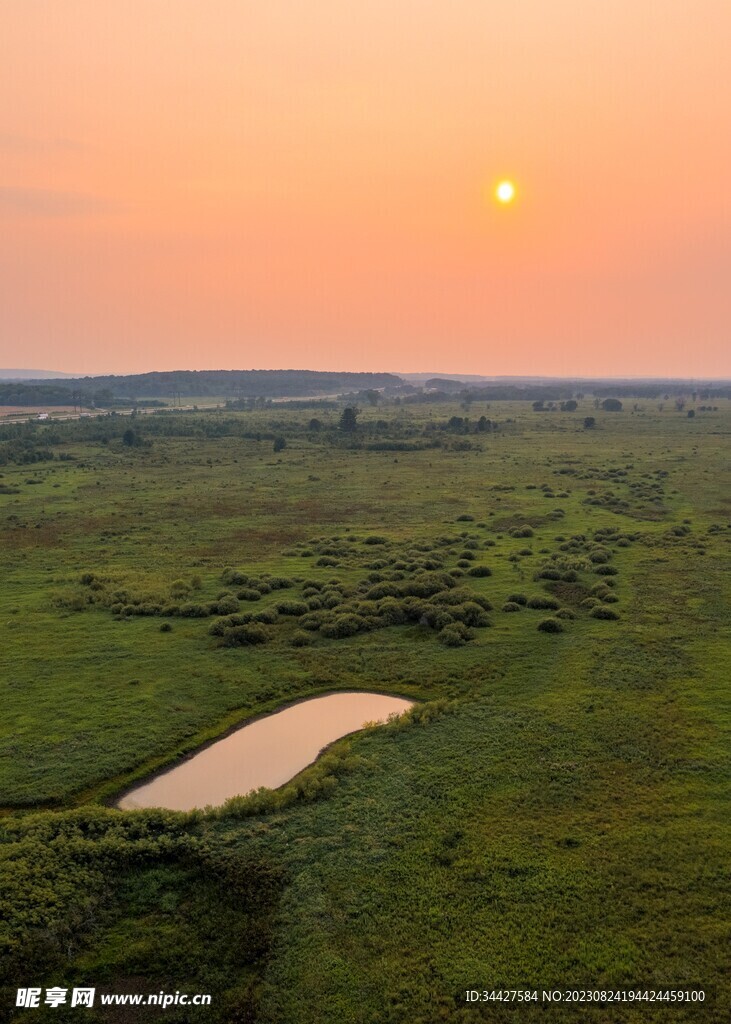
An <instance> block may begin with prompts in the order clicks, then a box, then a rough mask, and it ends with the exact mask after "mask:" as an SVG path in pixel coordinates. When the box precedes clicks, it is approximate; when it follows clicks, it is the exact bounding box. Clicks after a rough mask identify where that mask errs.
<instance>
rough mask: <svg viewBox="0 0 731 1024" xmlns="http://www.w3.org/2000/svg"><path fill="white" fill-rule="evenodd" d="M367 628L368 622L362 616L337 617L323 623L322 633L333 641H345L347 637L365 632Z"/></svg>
mask: <svg viewBox="0 0 731 1024" xmlns="http://www.w3.org/2000/svg"><path fill="white" fill-rule="evenodd" d="M367 626H368V624H367V622H366V620H365V619H364V618H362V616H360V615H336V616H335V617H334V618H332V619H330V620H329V621H327V622H323V624H322V626H321V627H320V633H321V634H322V635H323V636H326V637H328V638H329V639H331V640H343V639H345V637H348V636H355V635H356V633H362V632H364V631H365V630H366V629H367Z"/></svg>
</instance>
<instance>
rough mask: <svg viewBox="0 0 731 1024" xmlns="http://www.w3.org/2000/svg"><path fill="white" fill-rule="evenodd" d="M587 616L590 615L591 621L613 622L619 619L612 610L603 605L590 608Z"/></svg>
mask: <svg viewBox="0 0 731 1024" xmlns="http://www.w3.org/2000/svg"><path fill="white" fill-rule="evenodd" d="M589 615H591V617H592V618H593V619H610V620H614V619H618V618H619V615H618V613H617V612H615V610H614V608H607V607H606V606H605V605H603V604H600V605H597V607H596V608H592V610H591V611H590V612H589Z"/></svg>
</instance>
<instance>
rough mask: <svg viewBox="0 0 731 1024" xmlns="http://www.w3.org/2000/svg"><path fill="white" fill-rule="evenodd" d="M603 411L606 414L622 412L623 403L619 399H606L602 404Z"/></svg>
mask: <svg viewBox="0 0 731 1024" xmlns="http://www.w3.org/2000/svg"><path fill="white" fill-rule="evenodd" d="M602 409H603V410H604V411H605V412H621V411H622V403H621V402H620V400H619V399H618V398H605V399H604V401H603V402H602Z"/></svg>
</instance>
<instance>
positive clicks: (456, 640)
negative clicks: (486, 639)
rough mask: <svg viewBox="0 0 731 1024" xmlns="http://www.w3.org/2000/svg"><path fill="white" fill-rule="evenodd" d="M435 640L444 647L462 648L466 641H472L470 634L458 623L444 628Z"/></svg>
mask: <svg viewBox="0 0 731 1024" xmlns="http://www.w3.org/2000/svg"><path fill="white" fill-rule="evenodd" d="M437 639H438V640H439V643H440V644H444V646H445V647H464V645H465V644H466V643H467V641H468V640H471V639H472V634H471V633H470V631H469V630H468V629H466V628H465V627H464V626H462V625H461V624H460V623H458V622H455V623H454V624H453V625H449V626H445V627H444V629H443V630H442V631H441V632H440V633H439V636H438V638H437Z"/></svg>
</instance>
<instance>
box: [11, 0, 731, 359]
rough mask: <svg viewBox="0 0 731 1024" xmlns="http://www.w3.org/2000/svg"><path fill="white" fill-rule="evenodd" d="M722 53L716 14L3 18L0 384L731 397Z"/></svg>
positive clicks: (28, 8) (697, 2)
mask: <svg viewBox="0 0 731 1024" xmlns="http://www.w3.org/2000/svg"><path fill="white" fill-rule="evenodd" d="M730 53H731V3H729V2H728V0H694V2H692V3H691V2H689V0H652V2H651V0H608V2H605V3H600V2H598V0H504V2H502V3H499V2H495V0H418V2H417V0H358V2H355V0H312V2H310V3H306V2H304V0H260V2H253V0H4V2H3V3H2V5H1V6H0V367H23V368H26V367H29V368H30V367H37V368H44V369H55V370H65V371H69V372H78V373H93V372H98V373H102V372H141V371H145V370H151V369H174V368H191V369H203V368H234V367H235V368H243V369H246V368H250V367H256V368H267V367H271V368H278V367H307V368H313V369H349V370H393V371H397V372H398V371H409V370H411V371H418V370H424V371H430V372H451V373H459V372H464V373H480V374H516V375H517V374H529V375H536V374H552V375H600V374H607V375H610V374H611V375H657V376H660V375H661V376H673V375H675V376H681V375H682V376H717V377H718V376H731V339H730V338H729V333H730V332H729V326H730V325H731V244H730V243H731V203H730V202H729V190H730V189H731V75H730V74H729V70H728V67H729V54H730ZM505 178H507V179H510V180H512V181H513V182H514V183H515V186H516V197H515V200H514V201H513V202H512V203H507V204H504V205H501V204H499V203H497V202H496V201H495V198H494V188H495V186H496V185H497V183H498V182H499V181H500V180H501V179H505Z"/></svg>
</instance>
